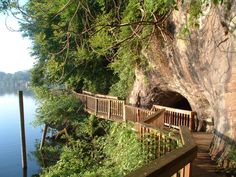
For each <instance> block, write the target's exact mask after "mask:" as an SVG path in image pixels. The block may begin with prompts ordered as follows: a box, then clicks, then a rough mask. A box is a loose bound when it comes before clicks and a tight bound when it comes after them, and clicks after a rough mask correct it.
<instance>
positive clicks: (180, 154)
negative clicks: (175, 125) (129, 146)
mask: <svg viewBox="0 0 236 177" xmlns="http://www.w3.org/2000/svg"><path fill="white" fill-rule="evenodd" d="M180 136H181V139H182V143H183V147H181V148H178V149H176V150H173V151H171V152H169V153H167V154H166V155H164V156H162V157H160V158H158V159H156V160H154V161H152V162H150V163H148V164H146V165H145V166H142V167H140V168H138V169H137V170H135V171H133V172H131V173H129V174H128V175H126V176H125V177H144V176H147V177H157V176H158V177H159V176H160V177H170V176H172V175H175V174H176V173H178V172H179V171H180V173H181V174H183V175H182V176H181V177H190V176H191V163H192V161H193V160H194V159H195V157H196V155H197V145H196V144H195V142H194V140H193V138H192V136H191V133H190V131H189V129H188V128H187V127H182V126H181V127H180Z"/></svg>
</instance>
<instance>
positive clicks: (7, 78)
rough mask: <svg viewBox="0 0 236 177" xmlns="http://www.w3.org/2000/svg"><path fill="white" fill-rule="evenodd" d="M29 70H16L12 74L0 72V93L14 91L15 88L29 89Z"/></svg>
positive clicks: (15, 90)
mask: <svg viewBox="0 0 236 177" xmlns="http://www.w3.org/2000/svg"><path fill="white" fill-rule="evenodd" d="M29 80H30V73H29V71H18V72H16V73H14V74H10V73H4V72H0V95H3V94H7V93H16V92H17V90H24V91H28V90H29Z"/></svg>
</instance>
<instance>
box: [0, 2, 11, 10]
mask: <svg viewBox="0 0 236 177" xmlns="http://www.w3.org/2000/svg"><path fill="white" fill-rule="evenodd" d="M9 6H10V0H0V12H5V11H6V10H7V9H8V8H9Z"/></svg>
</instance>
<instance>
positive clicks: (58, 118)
mask: <svg viewBox="0 0 236 177" xmlns="http://www.w3.org/2000/svg"><path fill="white" fill-rule="evenodd" d="M35 90H37V91H36V93H37V94H36V98H38V102H39V107H38V109H37V115H36V116H37V122H36V124H49V125H50V126H52V127H55V128H59V127H61V126H62V127H63V126H65V125H67V124H68V123H70V124H71V123H73V122H76V121H77V120H78V119H82V118H83V116H80V117H79V116H78V114H77V111H78V109H82V106H81V104H80V103H79V102H78V100H77V99H76V98H75V97H74V96H73V95H70V94H67V93H66V92H63V91H57V90H48V89H42V88H35Z"/></svg>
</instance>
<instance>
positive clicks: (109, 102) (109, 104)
mask: <svg viewBox="0 0 236 177" xmlns="http://www.w3.org/2000/svg"><path fill="white" fill-rule="evenodd" d="M107 110H108V111H107V112H108V113H107V117H108V119H110V118H111V100H110V99H109V100H108V108H107Z"/></svg>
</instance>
